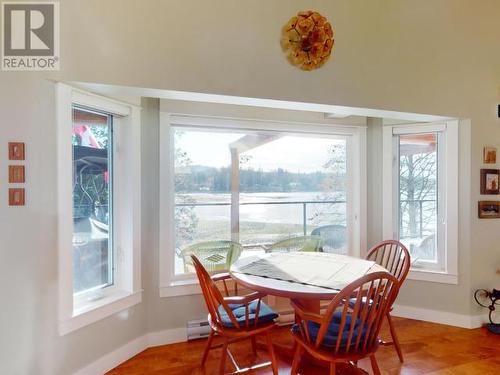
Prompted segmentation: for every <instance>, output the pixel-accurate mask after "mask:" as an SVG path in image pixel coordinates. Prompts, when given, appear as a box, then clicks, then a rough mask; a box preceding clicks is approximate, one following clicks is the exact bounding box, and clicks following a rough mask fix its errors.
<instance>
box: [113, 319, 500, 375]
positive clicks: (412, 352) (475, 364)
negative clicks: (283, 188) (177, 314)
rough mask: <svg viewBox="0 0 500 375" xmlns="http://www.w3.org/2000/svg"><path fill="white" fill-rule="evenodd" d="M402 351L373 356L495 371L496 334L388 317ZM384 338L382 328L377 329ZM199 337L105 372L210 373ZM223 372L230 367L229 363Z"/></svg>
mask: <svg viewBox="0 0 500 375" xmlns="http://www.w3.org/2000/svg"><path fill="white" fill-rule="evenodd" d="M394 321H395V324H396V327H397V331H398V333H399V338H400V341H401V343H402V347H403V352H404V355H405V363H404V364H400V363H399V360H398V357H397V355H396V352H395V351H394V348H393V347H390V346H389V347H381V348H380V349H379V351H378V352H377V359H378V362H379V365H380V369H381V371H382V373H383V374H389V375H395V374H405V375H410V374H411V375H420V374H432V375H437V374H443V375H487V374H495V375H499V374H500V336H497V335H493V334H491V333H489V332H488V331H487V330H486V329H484V328H482V329H475V330H468V329H462V328H455V327H450V326H445V325H439V324H433V323H426V322H420V321H415V320H409V319H400V318H395V319H394ZM289 329H290V328H289V327H282V328H279V329H276V330H275V332H274V333H273V341H275V342H280V343H287V342H291V338H290V334H289ZM381 336H382V338H387V339H389V338H390V336H388V330H387V327H384V328H383V330H382V333H381ZM204 344H205V340H196V341H192V342H189V343H180V344H173V345H165V346H158V347H154V348H149V349H147V350H145V351H144V352H142V353H139V354H138V355H137V356H135V357H134V358H131V359H130V360H128V361H127V362H125V363H123V364H122V365H120V366H119V367H117V368H116V369H114V370H112V371H110V372H109V373H108V374H110V375H123V374H127V375H138V374H154V375H160V374H168V375H183V374H186V375H187V374H193V375H202V374H203V375H209V374H214V373H216V369H217V364H218V360H219V358H220V352H221V351H220V349H214V350H212V351H211V352H210V355H209V359H208V361H207V366H206V368H205V369H204V370H201V369H200V368H199V361H200V357H201V353H202V350H203V347H204ZM230 350H231V352H232V353H233V354H234V355H235V357H236V361H237V362H238V364H239V365H240V367H251V366H254V365H258V364H259V363H262V362H265V361H267V360H268V356H267V353H266V352H264V351H262V352H259V354H258V357H257V358H253V355H252V354H251V353H252V352H251V347H250V343H238V344H234V345H233V346H232V348H231V347H230ZM229 364H230V360H229V359H228V365H227V368H226V370H227V372H228V373H231V372H232V371H234V369H233V368H232V366H230V365H229ZM279 365H280V375H284V374H289V373H290V365H289V364H288V363H287V362H286V361H285V360H284V359H281V358H280V363H279ZM359 367H361V368H363V369H365V370H367V371H369V373H370V374H371V373H372V372H371V368H370V365H369V361H366V360H363V361H360V362H359ZM247 373H248V374H252V375H253V374H259V375H264V374H266V375H268V374H272V372H271V369H270V367H269V366H267V367H262V368H255V369H251V370H249V371H248V372H247ZM301 374H303V375H323V374H327V372H326V371H325V370H323V369H318V368H315V367H310V368H303V369H302V371H301Z"/></svg>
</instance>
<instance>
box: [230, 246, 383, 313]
mask: <svg viewBox="0 0 500 375" xmlns="http://www.w3.org/2000/svg"><path fill="white" fill-rule="evenodd" d="M291 257H296V258H297V263H298V264H299V265H300V267H297V265H296V264H295V265H294V264H290V263H291V262H290V261H289V260H290V258H291ZM257 264H272V266H271V267H267V269H266V267H260V269H257V270H256V271H255V267H254V268H252V266H253V265H257ZM262 268H264V269H262ZM328 268H331V272H330V273H329V271H328ZM325 269H326V270H325ZM379 271H385V272H387V270H386V269H385V268H384V267H382V266H380V265H378V264H376V263H374V262H370V261H367V260H364V259H361V258H357V257H352V256H348V255H339V254H332V253H323V252H308V253H305V252H303V253H301V252H297V253H266V254H256V255H250V256H246V257H243V258H240V259H238V260H237V261H236V262H235V263H233V265H232V266H231V268H230V274H231V276H232V277H233V278H234V279H235V280H236V282H237V283H239V284H241V285H243V286H245V287H246V288H248V289H250V290H254V291H257V292H261V293H265V294H268V295H272V296H277V297H285V298H289V299H291V300H292V301H297V302H299V303H300V304H301V305H302V306H303V307H304V308H306V309H307V310H309V311H310V312H315V313H319V312H320V302H321V300H328V299H332V298H333V297H334V296H335V295H336V294H337V293H338V292H339V290H341V289H342V288H344V287H345V286H347V285H348V284H350V283H351V282H353V281H355V280H357V279H359V278H360V277H362V276H364V275H366V274H367V273H371V272H379ZM317 272H322V273H323V280H326V281H327V282H328V284H329V286H318V285H314V280H311V281H310V282H304V281H303V280H300V278H299V277H297V278H295V275H294V273H297V274H299V273H300V274H302V275H304V274H307V273H310V274H311V275H314V274H315V273H317ZM325 273H326V274H325ZM283 275H285V277H283ZM285 279H287V280H285ZM323 284H324V285H325V283H323Z"/></svg>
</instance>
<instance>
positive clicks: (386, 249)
mask: <svg viewBox="0 0 500 375" xmlns="http://www.w3.org/2000/svg"><path fill="white" fill-rule="evenodd" d="M366 259H367V260H371V261H374V262H375V263H377V264H379V265H381V266H382V267H384V268H385V269H387V270H388V271H389V272H390V273H391V274H392V275H393V276H394V277H396V278H397V279H398V283H399V287H401V285H402V284H403V282H404V281H405V279H406V276H408V272H409V271H410V265H411V259H410V252H409V251H408V249H407V248H406V247H405V246H404V245H403V244H402V243H401V242H399V241H396V240H387V241H382V242H380V243H378V244H377V245H375V246H374V247H372V248H371V249H370V251H368V255H367V256H366ZM391 311H392V307H391V308H390V309H389V311H387V314H386V316H387V322H388V323H389V329H390V331H391V336H392V342H384V345H394V347H395V348H396V351H397V353H398V357H399V360H400V361H401V362H403V361H404V359H403V352H402V351H401V345H400V344H399V340H398V336H397V335H396V330H395V329H394V325H393V323H392V318H391Z"/></svg>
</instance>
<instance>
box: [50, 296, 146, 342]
mask: <svg viewBox="0 0 500 375" xmlns="http://www.w3.org/2000/svg"><path fill="white" fill-rule="evenodd" d="M141 301H142V291H139V292H133V293H130V292H126V291H116V293H113V294H111V295H109V296H106V297H104V298H101V299H99V300H97V301H93V302H89V303H86V304H85V305H84V306H78V307H75V309H74V312H73V316H72V317H71V318H69V319H67V320H64V321H60V322H59V334H60V335H61V336H63V335H66V334H68V333H70V332H72V331H75V330H77V329H80V328H82V327H85V326H87V325H89V324H92V323H95V322H97V321H99V320H102V319H104V318H107V317H109V316H111V315H113V314H116V313H117V312H120V311H122V310H125V309H128V308H129V307H132V306H134V305H137V304H139V303H141Z"/></svg>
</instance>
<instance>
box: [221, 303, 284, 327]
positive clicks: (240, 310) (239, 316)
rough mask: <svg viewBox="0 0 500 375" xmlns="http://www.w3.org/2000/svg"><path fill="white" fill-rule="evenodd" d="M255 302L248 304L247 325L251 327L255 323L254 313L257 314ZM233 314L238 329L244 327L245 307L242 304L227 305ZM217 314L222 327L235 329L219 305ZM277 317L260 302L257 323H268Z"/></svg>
mask: <svg viewBox="0 0 500 375" xmlns="http://www.w3.org/2000/svg"><path fill="white" fill-rule="evenodd" d="M257 302H258V301H253V302H250V303H249V304H248V324H249V325H252V324H254V322H255V313H256V312H257ZM228 306H229V308H230V309H231V311H232V312H233V315H234V317H235V318H236V321H237V322H238V323H239V325H240V327H245V324H246V319H245V305H244V304H229V305H228ZM219 314H220V316H221V319H222V325H223V326H224V327H227V328H235V326H234V324H233V322H231V319H230V318H229V315H228V313H227V312H226V310H225V309H224V306H222V305H219ZM277 317H278V314H276V313H275V312H274V310H273V309H271V308H270V307H269V306H267V305H266V304H265V303H264V302H262V301H261V302H260V310H259V319H258V323H269V322H272V321H273V320H274V319H276V318H277Z"/></svg>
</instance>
